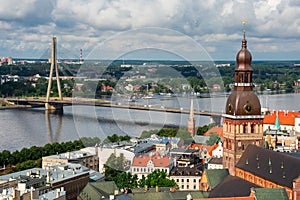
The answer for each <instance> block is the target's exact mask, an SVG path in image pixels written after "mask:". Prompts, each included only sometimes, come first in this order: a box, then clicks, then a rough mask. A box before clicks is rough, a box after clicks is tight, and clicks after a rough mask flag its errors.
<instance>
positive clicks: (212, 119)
mask: <svg viewBox="0 0 300 200" xmlns="http://www.w3.org/2000/svg"><path fill="white" fill-rule="evenodd" d="M221 121H222V117H221V116H210V124H216V125H221Z"/></svg>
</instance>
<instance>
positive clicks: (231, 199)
mask: <svg viewBox="0 0 300 200" xmlns="http://www.w3.org/2000/svg"><path fill="white" fill-rule="evenodd" d="M207 199H209V200H237V199H240V200H255V199H254V197H216V198H193V200H207Z"/></svg>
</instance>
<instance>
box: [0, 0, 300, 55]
mask: <svg viewBox="0 0 300 200" xmlns="http://www.w3.org/2000/svg"><path fill="white" fill-rule="evenodd" d="M0 5H1V7H0V26H1V29H0V45H1V48H0V57H2V56H12V57H17V58H41V57H42V56H43V55H45V52H46V51H47V49H48V48H49V46H50V42H51V37H52V35H55V36H56V37H57V40H58V42H59V45H60V46H61V49H63V50H62V51H67V52H68V53H69V54H70V56H73V57H74V56H78V57H79V50H80V49H82V50H83V57H84V58H86V59H88V58H89V57H93V56H92V54H94V56H95V55H96V57H97V58H99V59H107V58H127V57H126V56H128V55H129V56H128V58H135V57H136V58H137V59H138V57H139V56H141V57H143V59H144V58H147V55H148V54H147V51H143V49H144V48H145V49H147V48H157V49H161V50H163V51H164V52H166V51H169V52H171V54H172V53H174V54H176V55H178V56H179V57H184V58H185V57H186V55H191V56H190V58H189V59H198V58H206V57H209V58H211V59H212V60H234V59H235V56H236V53H237V51H238V50H239V49H240V46H241V39H242V34H243V29H244V28H246V29H247V40H248V48H249V50H250V51H251V53H252V56H253V60H286V59H293V60H300V17H299V16H300V14H299V13H300V1H299V0H253V1H249V0H247V1H246V0H235V1H230V0H208V1H196V0H185V1H182V0H150V1H149V0H112V1H108V0H107V1H101V0H57V1H55V0H22V1H21V0H10V1H7V0H0ZM245 19H246V20H248V24H247V25H246V27H243V25H242V23H241V22H242V21H243V20H245ZM148 27H154V28H150V29H149V28H148ZM149 30H150V31H149ZM128 33H130V36H129V34H128ZM107 41H109V42H107ZM121 43H122V44H121ZM194 43H197V44H198V45H199V47H200V48H198V47H194V46H193V45H195V44H194ZM152 44H155V45H152ZM128 46H130V48H127V47H128ZM194 48H196V50H195V51H194ZM97 49H98V50H100V51H99V53H96V52H97V51H98V50H97ZM200 49H201V50H200ZM120 50H122V51H120ZM197 50H199V52H198V51H197ZM138 51H139V52H140V54H138V53H136V52H138ZM201 51H205V52H206V53H207V55H205V56H203V55H199V53H200V54H201ZM131 52H135V53H133V54H132V53H131ZM155 55H156V56H158V57H156V58H157V59H158V58H159V55H160V54H159V53H156V54H155ZM162 55H165V54H162ZM148 56H149V59H151V58H152V57H151V56H150V55H148ZM171 57H172V56H171ZM162 59H163V56H162Z"/></svg>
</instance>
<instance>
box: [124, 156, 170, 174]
mask: <svg viewBox="0 0 300 200" xmlns="http://www.w3.org/2000/svg"><path fill="white" fill-rule="evenodd" d="M172 167H173V161H172V160H171V159H170V158H169V156H161V155H160V154H159V153H158V152H156V153H155V154H154V155H150V156H146V155H145V156H138V157H134V158H133V162H132V166H131V169H130V171H131V174H132V175H135V174H136V175H137V176H138V178H139V179H142V178H143V176H144V177H146V176H148V174H151V173H152V172H153V171H154V170H159V171H164V172H166V174H169V173H170V170H171V169H172Z"/></svg>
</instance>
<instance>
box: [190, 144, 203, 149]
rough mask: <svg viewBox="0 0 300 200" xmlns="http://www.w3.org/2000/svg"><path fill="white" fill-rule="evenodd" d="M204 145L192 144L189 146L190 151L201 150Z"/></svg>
mask: <svg viewBox="0 0 300 200" xmlns="http://www.w3.org/2000/svg"><path fill="white" fill-rule="evenodd" d="M202 146H203V144H191V145H189V146H188V149H201V148H202Z"/></svg>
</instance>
